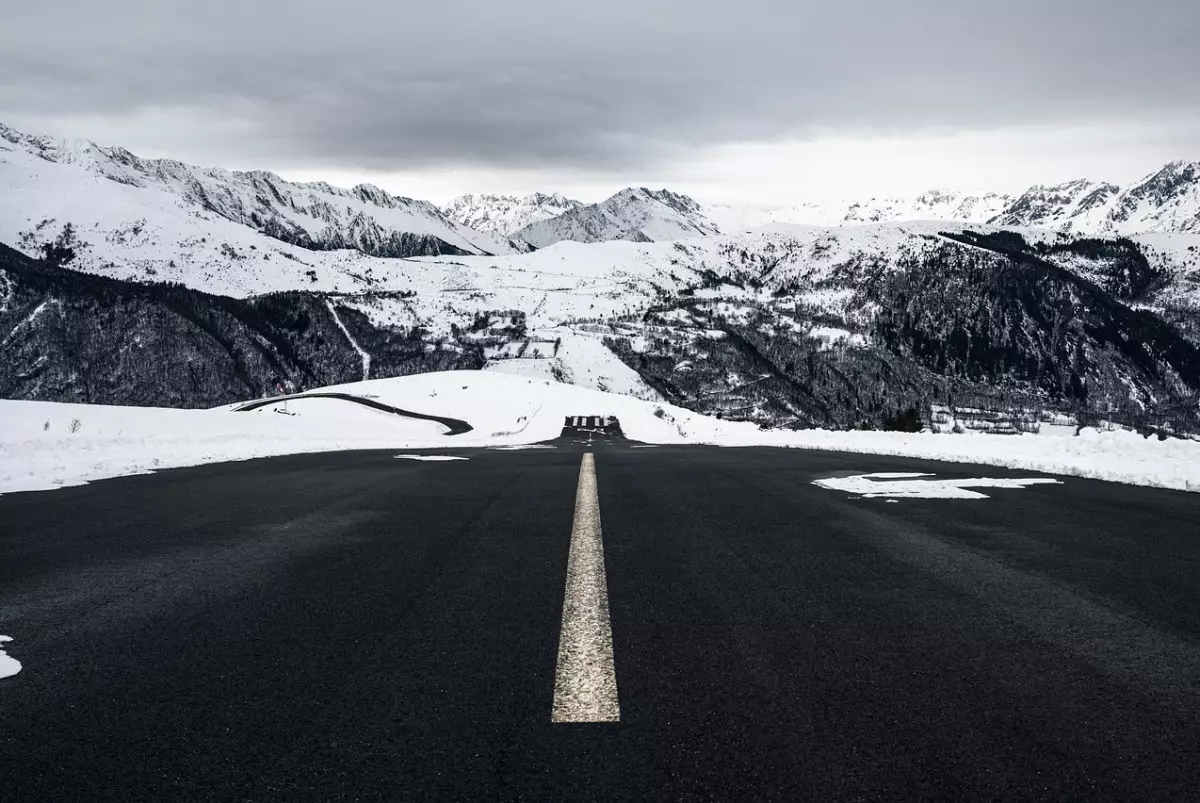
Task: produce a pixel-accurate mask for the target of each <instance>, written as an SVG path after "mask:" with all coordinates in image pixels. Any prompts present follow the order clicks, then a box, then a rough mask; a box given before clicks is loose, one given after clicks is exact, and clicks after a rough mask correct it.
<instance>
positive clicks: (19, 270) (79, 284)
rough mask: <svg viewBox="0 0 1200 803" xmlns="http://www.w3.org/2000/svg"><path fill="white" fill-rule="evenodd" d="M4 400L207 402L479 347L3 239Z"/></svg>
mask: <svg viewBox="0 0 1200 803" xmlns="http://www.w3.org/2000/svg"><path fill="white" fill-rule="evenodd" d="M0 297H2V298H3V299H4V300H3V303H2V304H0V343H3V349H4V360H3V361H0V398H8V399H41V400H46V401H71V402H86V403H92V404H128V405H153V406H165V407H212V406H216V405H220V404H226V403H232V402H235V401H240V400H244V399H250V398H256V397H259V396H262V395H266V394H270V393H273V392H275V388H276V385H277V384H282V385H284V386H289V385H290V386H291V387H293V388H295V389H296V390H304V389H307V388H313V387H321V386H325V385H330V384H337V383H341V382H353V381H355V380H358V379H361V378H362V362H361V357H360V355H359V354H358V352H356V351H355V350H354V349H353V347H352V346H351V345H350V343H349V342H348V341H347V339H346V336H345V335H344V334H343V333H342V331H341V330H340V328H339V327H338V326H337V322H336V321H335V320H334V319H333V316H332V314H331V313H330V310H329V306H328V304H327V303H326V301H327V300H328V301H332V302H333V304H334V307H335V309H337V312H338V316H339V318H341V319H342V320H343V323H344V325H346V326H347V328H348V329H350V331H352V332H353V333H354V335H355V337H356V339H357V338H361V340H360V343H361V344H362V345H363V347H364V348H366V349H368V350H370V352H371V355H372V362H371V370H372V376H373V377H388V376H402V375H406V374H412V373H421V372H425V371H434V370H445V369H454V368H479V367H481V366H482V365H483V357H482V354H481V353H480V351H479V349H478V348H477V347H475V346H472V345H469V344H459V343H456V342H449V343H433V344H432V345H433V348H429V346H430V345H431V344H430V343H429V342H428V341H427V339H426V338H425V336H424V333H423V332H421V331H419V330H403V329H395V328H381V327H376V326H373V325H372V324H371V323H370V322H369V321H367V319H366V317H365V316H363V315H362V314H361V313H357V312H356V311H354V310H352V309H348V308H339V307H337V303H338V300H339V299H338V298H337V297H326V296H322V295H318V294H313V293H302V292H291V293H281V294H273V295H267V296H260V297H257V298H250V299H232V298H225V297H222V296H212V295H208V294H206V293H200V292H197V291H195V290H190V289H187V288H184V287H180V286H176V285H159V284H138V283H133V282H122V281H116V280H113V279H107V278H103V277H98V276H93V275H89V274H83V273H76V272H74V271H70V270H66V269H64V268H61V267H56V266H54V265H52V264H50V263H47V262H41V261H36V260H31V259H29V258H27V257H25V256H24V255H22V254H20V253H18V252H16V251H14V250H12V249H10V248H7V247H4V246H0Z"/></svg>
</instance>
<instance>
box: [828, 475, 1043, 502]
mask: <svg viewBox="0 0 1200 803" xmlns="http://www.w3.org/2000/svg"><path fill="white" fill-rule="evenodd" d="M933 476H935V475H934V474H912V473H905V472H883V473H876V474H858V475H855V476H852V477H831V478H829V479H826V480H816V481H815V482H813V485H819V486H821V487H822V488H828V489H830V490H832V491H845V492H846V493H852V494H858V495H859V496H862V497H865V498H867V499H880V498H891V499H987V498H988V496H987V494H982V493H979V492H978V491H972V490H970V489H971V488H1027V487H1029V486H1030V485H1060V484H1061V482H1060V481H1059V480H1053V479H1048V478H1040V477H1036V478H1030V479H997V478H989V477H974V478H971V479H961V480H937V479H924V478H925V477H933ZM880 480H887V481H886V482H880Z"/></svg>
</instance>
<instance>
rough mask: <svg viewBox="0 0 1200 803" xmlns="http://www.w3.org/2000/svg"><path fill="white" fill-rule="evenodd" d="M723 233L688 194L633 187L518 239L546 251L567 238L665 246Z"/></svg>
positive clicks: (532, 227) (534, 228)
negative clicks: (667, 242) (651, 243)
mask: <svg viewBox="0 0 1200 803" xmlns="http://www.w3.org/2000/svg"><path fill="white" fill-rule="evenodd" d="M719 233H720V229H719V228H718V227H717V225H716V224H715V223H713V222H712V221H711V220H710V219H709V218H708V217H707V216H706V215H705V214H704V210H703V209H702V208H701V206H700V205H699V204H698V203H696V202H695V201H694V200H692V199H691V198H689V197H687V196H686V195H678V194H676V193H673V192H670V191H668V190H648V189H646V188H645V187H639V188H632V187H631V188H629V189H625V190H621V191H620V192H618V193H617V194H616V195H614V196H612V197H611V198H609V199H608V200H606V201H603V202H601V203H598V204H592V205H590V206H581V207H578V208H576V209H572V210H571V211H569V212H566V213H564V214H562V215H559V216H558V217H554V218H550V219H549V220H543V221H540V222H538V223H533V224H531V225H529V226H526V227H524V228H522V229H520V230H519V231H517V232H515V233H514V234H513V238H514V239H518V240H524V241H525V242H527V243H529V244H530V245H532V246H534V247H536V248H545V247H546V246H548V245H552V244H554V243H557V242H561V241H562V240H574V241H575V242H580V243H600V242H607V241H609V240H631V241H633V242H659V241H662V240H680V239H686V238H691V237H704V236H708V235H713V234H719Z"/></svg>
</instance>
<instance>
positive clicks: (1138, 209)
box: [446, 161, 1200, 248]
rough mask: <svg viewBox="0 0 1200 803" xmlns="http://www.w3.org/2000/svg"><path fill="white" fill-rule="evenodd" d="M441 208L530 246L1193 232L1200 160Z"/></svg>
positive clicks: (487, 201)
mask: <svg viewBox="0 0 1200 803" xmlns="http://www.w3.org/2000/svg"><path fill="white" fill-rule="evenodd" d="M510 210H520V213H519V214H514V213H513V212H511V211H510ZM446 214H447V215H448V216H450V217H451V218H453V219H455V220H457V221H458V222H460V223H462V224H464V225H476V224H480V223H481V222H486V227H487V228H488V230H492V231H496V232H497V233H499V234H503V235H506V236H508V237H510V238H513V239H515V240H520V241H524V242H527V243H529V244H530V245H532V246H534V247H538V248H542V247H545V246H546V245H549V244H551V243H554V242H558V241H560V240H574V241H576V242H585V243H591V242H602V241H605V240H632V241H635V242H638V241H646V240H649V241H658V240H673V239H682V238H687V237H696V236H709V235H712V234H716V233H724V234H732V233H737V232H741V231H746V230H750V229H755V228H758V227H761V226H764V225H770V224H773V223H799V224H805V225H813V226H844V225H858V224H867V223H889V222H897V221H920V220H945V221H953V222H959V223H991V224H994V225H999V226H1015V227H1021V228H1040V229H1049V230H1051V231H1060V232H1063V233H1072V234H1104V235H1117V236H1121V235H1128V234H1140V233H1145V232H1197V231H1200V163H1191V162H1182V161H1181V162H1172V163H1170V164H1168V165H1166V166H1164V167H1163V168H1161V169H1159V170H1156V171H1154V172H1153V173H1151V174H1150V175H1148V176H1146V177H1144V178H1143V179H1142V180H1140V181H1137V182H1135V183H1134V184H1132V185H1130V186H1128V187H1126V188H1124V189H1122V188H1121V187H1118V186H1117V185H1115V184H1111V183H1108V182H1103V181H1091V180H1088V179H1078V180H1075V181H1069V182H1065V183H1062V184H1057V185H1049V186H1047V185H1036V186H1033V187H1030V188H1029V189H1027V190H1026V191H1025V192H1023V193H1021V194H1020V195H1017V196H1012V195H1006V194H1001V193H985V194H981V195H971V194H966V193H960V192H954V191H948V190H929V191H927V192H924V193H921V194H920V195H917V196H915V197H911V198H868V199H863V200H847V201H836V202H824V203H816V202H807V203H801V204H797V205H795V206H791V207H786V208H781V209H762V208H755V207H746V206H733V205H728V204H710V205H702V204H700V203H698V202H696V201H695V200H693V199H691V198H688V197H687V196H684V195H679V194H677V193H672V192H670V191H668V190H658V191H654V190H649V189H646V188H629V189H625V190H621V191H620V192H618V193H617V194H615V195H613V196H612V197H611V198H608V199H607V200H605V201H602V202H601V203H597V204H583V203H580V202H578V201H567V200H566V199H564V198H563V197H562V196H561V195H543V194H541V193H538V194H535V195H531V196H528V197H525V198H516V197H511V196H463V197H462V198H459V199H457V200H456V201H454V202H453V203H452V204H451V205H450V206H448V207H447V208H446ZM493 222H495V224H496V227H494V228H493V227H492V223H493Z"/></svg>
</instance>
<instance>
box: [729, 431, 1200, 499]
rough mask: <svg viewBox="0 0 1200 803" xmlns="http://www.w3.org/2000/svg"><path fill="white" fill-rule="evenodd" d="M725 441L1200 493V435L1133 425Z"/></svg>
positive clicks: (821, 434) (801, 434)
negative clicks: (1166, 433)
mask: <svg viewBox="0 0 1200 803" xmlns="http://www.w3.org/2000/svg"><path fill="white" fill-rule="evenodd" d="M714 442H715V443H717V444H719V445H723V446H786V447H790V448H796V449H825V450H832V451H839V452H859V453H863V454H884V455H896V456H897V457H919V458H927V459H930V460H946V461H950V462H954V463H979V464H981V465H989V466H1003V467H1006V468H1017V469H1028V470H1032V471H1042V472H1045V473H1047V474H1063V475H1066V476H1072V477H1085V478H1089V479H1097V480H1108V481H1110V482H1123V483H1128V484H1131V485H1149V486H1154V487H1157V488H1171V489H1174V490H1179V491H1194V492H1200V442H1196V441H1188V440H1174V439H1172V440H1166V441H1160V440H1158V439H1157V438H1143V437H1142V436H1141V435H1138V434H1136V433H1133V432H1127V431H1122V430H1118V431H1115V432H1100V431H1097V430H1095V429H1084V430H1083V432H1082V433H1081V434H1080V435H1078V436H1075V437H1063V436H1061V433H1055V434H1049V435H987V434H981V433H980V434H962V435H952V434H943V435H932V434H929V433H920V434H910V433H905V432H830V431H827V430H811V431H806V432H791V433H779V432H764V433H755V437H751V438H744V437H740V436H722V437H718V438H717V439H715V441H714Z"/></svg>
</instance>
